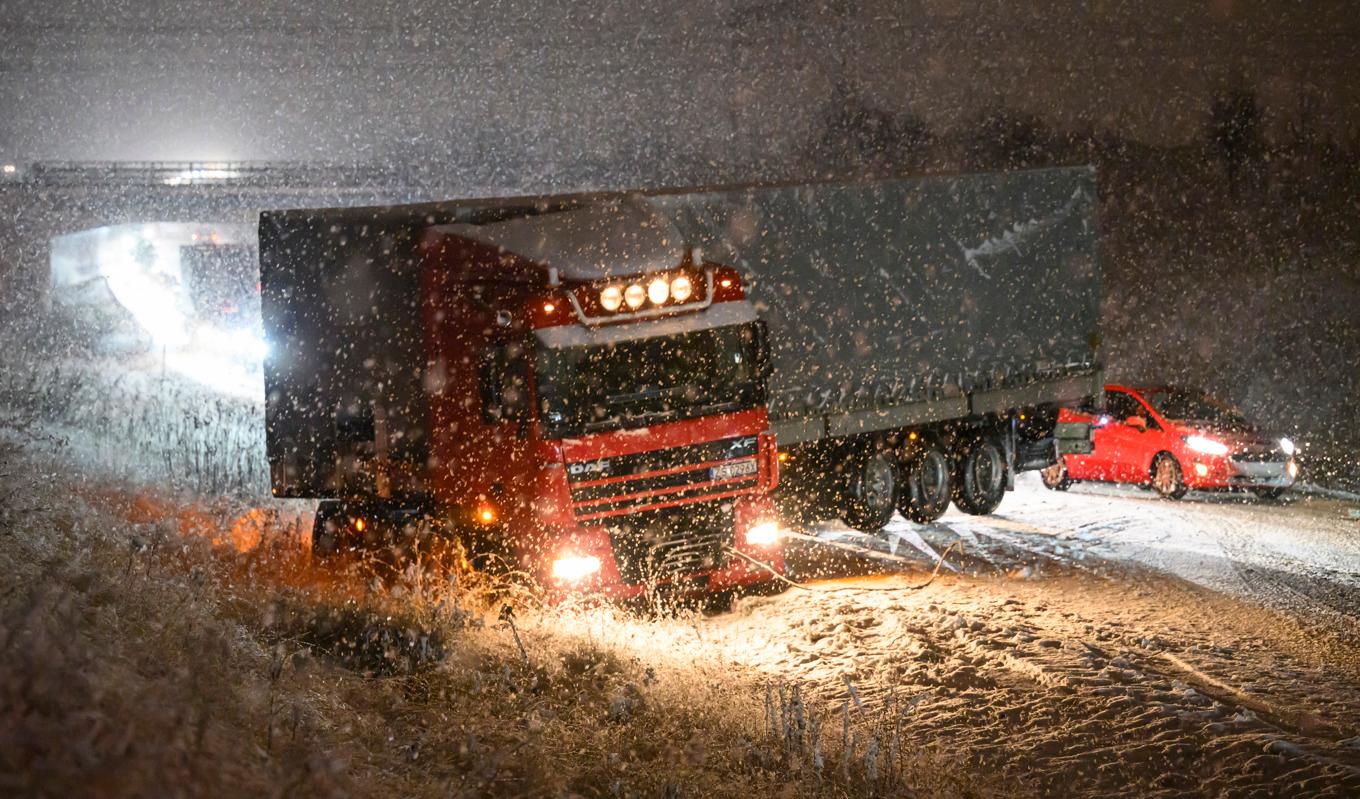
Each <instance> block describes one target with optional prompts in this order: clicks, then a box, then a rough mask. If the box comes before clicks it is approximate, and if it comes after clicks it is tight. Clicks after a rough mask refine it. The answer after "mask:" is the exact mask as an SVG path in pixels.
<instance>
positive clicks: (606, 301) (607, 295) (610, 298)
mask: <svg viewBox="0 0 1360 799" xmlns="http://www.w3.org/2000/svg"><path fill="white" fill-rule="evenodd" d="M622 305H623V289H621V288H619V287H618V286H605V287H604V289H603V290H602V291H601V292H600V307H601V308H603V309H605V310H606V311H617V310H618V309H619V307H620V306H622Z"/></svg>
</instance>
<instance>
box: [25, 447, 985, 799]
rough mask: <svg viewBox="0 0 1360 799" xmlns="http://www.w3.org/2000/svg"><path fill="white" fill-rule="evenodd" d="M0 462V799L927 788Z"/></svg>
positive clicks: (562, 631) (542, 616)
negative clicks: (2, 497) (0, 580)
mask: <svg viewBox="0 0 1360 799" xmlns="http://www.w3.org/2000/svg"><path fill="white" fill-rule="evenodd" d="M4 456H5V453H0V457H4ZM4 459H5V460H7V461H8V462H9V463H10V468H4V469H0V472H6V473H9V477H7V478H6V479H5V480H4V481H3V485H0V488H3V489H4V490H5V491H6V492H9V493H10V494H13V495H15V496H23V497H25V498H26V499H27V500H29V501H28V502H26V503H24V504H23V505H22V506H14V505H12V504H11V505H7V506H6V507H5V508H4V509H0V524H2V525H3V527H2V528H0V572H3V573H4V574H5V575H6V580H5V585H4V587H3V589H0V794H5V795H25V796H56V795H62V794H67V795H72V794H73V795H90V794H95V795H107V796H133V795H139V796H140V795H154V796H221V795H246V794H249V795H276V794H288V795H313V796H321V795H327V796H329V795H378V794H381V795H385V796H390V795H397V796H427V795H428V796H433V795H439V796H449V795H516V796H519V795H544V796H548V795H552V796H562V795H581V796H677V797H678V796H738V795H755V794H759V795H769V794H778V795H832V796H834V795H868V794H885V793H901V792H903V785H904V784H905V783H906V782H907V781H909V778H913V776H914V777H923V775H922V774H916V775H909V774H903V773H901V772H900V769H899V768H898V766H897V765H893V763H897V762H900V760H901V758H900V757H899V758H898V759H897V760H896V761H891V760H890V758H889V755H890V754H892V753H890V752H889V751H888V747H890V746H891V745H892V744H891V740H890V738H888V737H886V731H883V732H880V733H878V734H877V737H873V738H872V745H870V741H871V736H873V733H870V732H868V731H867V728H861V727H857V728H856V732H855V733H854V734H853V735H852V736H851V738H853V740H854V746H853V747H851V749H852V751H851V752H849V756H848V757H843V756H842V755H843V754H844V750H845V748H846V747H844V746H843V745H842V742H841V740H840V729H839V722H836V723H835V725H834V726H835V731H834V733H832V734H828V733H825V732H823V734H822V738H821V739H820V740H818V741H816V742H815V743H814V742H813V740H812V738H810V737H809V730H808V729H807V728H806V726H804V727H802V728H798V727H797V726H796V724H795V722H793V721H792V718H793V717H792V715H791V713H790V706H789V704H788V703H789V698H788V697H787V696H786V697H785V698H784V699H783V700H782V702H781V704H780V707H779V709H777V710H776V709H773V708H772V705H771V704H769V703H768V702H767V698H766V688H765V686H764V685H763V684H762V683H759V682H757V681H756V680H755V679H752V678H750V677H747V676H743V675H741V674H738V673H733V672H731V671H730V670H724V667H723V666H721V664H716V665H715V664H709V665H708V666H705V667H693V665H692V664H691V665H677V664H674V663H670V662H667V661H665V660H664V659H658V660H657V662H655V663H651V662H646V659H645V658H643V657H641V656H639V655H638V654H636V653H630V652H628V651H626V650H622V649H618V648H614V647H611V646H609V645H606V644H603V643H601V642H600V641H599V640H596V639H594V638H593V637H592V636H591V635H589V634H588V633H587V634H581V633H580V632H574V631H572V630H571V629H568V628H567V627H565V626H563V625H559V624H557V623H556V620H555V619H554V618H553V617H552V614H553V613H555V612H556V611H551V610H540V609H535V608H534V607H533V606H532V604H531V603H527V602H516V603H515V604H516V605H517V606H518V607H519V609H520V613H521V614H522V618H520V619H519V620H518V624H516V618H515V617H514V616H509V617H507V616H505V615H503V614H502V613H500V612H499V611H500V607H501V603H502V602H503V600H500V601H498V602H497V603H495V604H494V605H492V604H488V603H487V602H486V600H485V596H486V594H484V593H482V592H480V591H479V590H477V589H475V588H474V587H473V586H471V585H470V584H468V582H467V581H466V580H464V581H463V584H462V585H459V584H458V582H457V581H453V580H449V579H444V578H441V577H434V576H432V575H431V572H429V571H418V570H415V569H409V570H407V571H406V572H404V573H402V574H400V575H396V576H393V577H391V578H389V579H387V580H375V579H367V580H365V579H361V578H357V577H353V576H351V577H350V578H344V577H343V576H341V577H337V576H335V575H333V574H327V573H319V572H318V571H316V570H314V569H313V568H312V567H311V566H310V564H309V562H308V560H307V557H306V555H305V553H304V552H303V551H302V550H301V549H300V548H299V547H297V546H296V545H295V539H296V530H295V529H292V528H290V527H288V526H287V525H280V524H277V523H272V522H270V521H269V520H268V519H267V518H266V519H265V521H264V522H260V519H259V514H258V512H255V513H254V514H253V515H252V513H244V514H243V513H242V512H241V511H242V509H241V508H239V507H230V506H219V507H216V508H208V509H203V508H193V509H188V510H186V508H185V507H184V506H182V505H178V504H175V503H168V502H165V501H161V500H153V499H150V498H148V497H146V496H144V495H140V496H132V495H129V494H127V493H125V492H122V491H118V490H110V489H108V488H104V487H101V488H99V489H98V490H96V489H95V488H93V487H91V486H89V485H83V484H79V483H77V482H75V481H72V480H67V479H64V478H61V477H51V476H45V475H39V474H38V473H37V470H35V469H33V468H32V466H31V464H28V463H25V462H24V461H22V459H19V458H18V456H17V455H16V454H15V453H14V452H13V451H10V452H9V453H8V457H4ZM15 473H23V474H25V475H30V478H29V479H24V480H19V479H18V478H16V477H15V476H14V474H15ZM39 478H40V479H39ZM242 519H247V520H254V522H256V523H257V527H258V529H257V530H255V531H254V533H253V534H252V535H250V536H246V537H247V538H248V539H250V542H251V543H252V544H254V546H253V547H252V548H250V549H249V550H248V551H246V552H240V551H238V549H237V547H236V546H233V545H232V544H233V543H236V544H238V545H239V543H240V541H239V539H240V535H239V534H238V531H233V529H232V528H233V527H236V526H239V525H240V522H241V520H242ZM214 541H216V542H217V543H216V544H214ZM771 696H773V694H771ZM769 701H773V700H769ZM781 713H782V714H783V720H782V721H781V720H778V718H777V717H778V716H779V715H780V714H781ZM823 715H826V716H827V717H828V718H830V712H829V711H824V712H823ZM825 723H826V724H827V725H828V726H830V725H831V722H825ZM866 747H870V748H872V749H873V751H870V749H866ZM814 749H815V751H814ZM922 781H924V782H931V781H932V780H929V779H924V778H923V780H922ZM958 788H959V786H954V787H953V788H949V789H948V790H947V792H949V793H958V792H962V793H967V791H966V790H962V791H960V790H956V789H958Z"/></svg>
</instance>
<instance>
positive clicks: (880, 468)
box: [841, 450, 897, 533]
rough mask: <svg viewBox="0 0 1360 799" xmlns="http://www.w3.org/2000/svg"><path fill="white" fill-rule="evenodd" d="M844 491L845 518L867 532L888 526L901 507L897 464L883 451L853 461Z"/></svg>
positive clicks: (842, 501) (868, 452) (843, 516)
mask: <svg viewBox="0 0 1360 799" xmlns="http://www.w3.org/2000/svg"><path fill="white" fill-rule="evenodd" d="M846 469H847V473H846V475H845V488H844V490H843V491H842V492H841V519H842V520H844V521H845V523H846V524H848V525H850V526H851V527H853V528H855V529H856V530H859V531H860V532H863V533H876V532H878V531H879V530H882V529H883V528H884V527H885V526H887V524H888V522H889V521H890V520H891V519H892V515H893V511H894V510H896V508H897V463H896V461H895V459H894V458H893V457H892V455H891V454H890V453H888V452H884V451H881V450H868V451H866V452H863V453H861V454H859V455H856V456H854V457H853V458H851V460H850V462H849V463H848V464H847V466H846Z"/></svg>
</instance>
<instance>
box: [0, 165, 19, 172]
mask: <svg viewBox="0 0 1360 799" xmlns="http://www.w3.org/2000/svg"><path fill="white" fill-rule="evenodd" d="M0 170H3V171H4V173H5V174H6V175H13V174H14V173H15V172H18V171H19V167H17V166H15V165H14V164H5V165H4V166H3V167H0Z"/></svg>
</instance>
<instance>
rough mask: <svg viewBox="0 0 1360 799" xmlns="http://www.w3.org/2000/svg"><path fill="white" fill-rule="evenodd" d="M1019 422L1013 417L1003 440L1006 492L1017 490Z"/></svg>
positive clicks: (1002, 452)
mask: <svg viewBox="0 0 1360 799" xmlns="http://www.w3.org/2000/svg"><path fill="white" fill-rule="evenodd" d="M1016 425H1017V422H1016V420H1015V417H1014V416H1012V417H1011V426H1010V429H1009V430H1007V431H1006V435H1004V436H1002V438H1001V454H1003V455H1005V456H1006V490H1007V491H1014V490H1015V429H1016Z"/></svg>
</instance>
